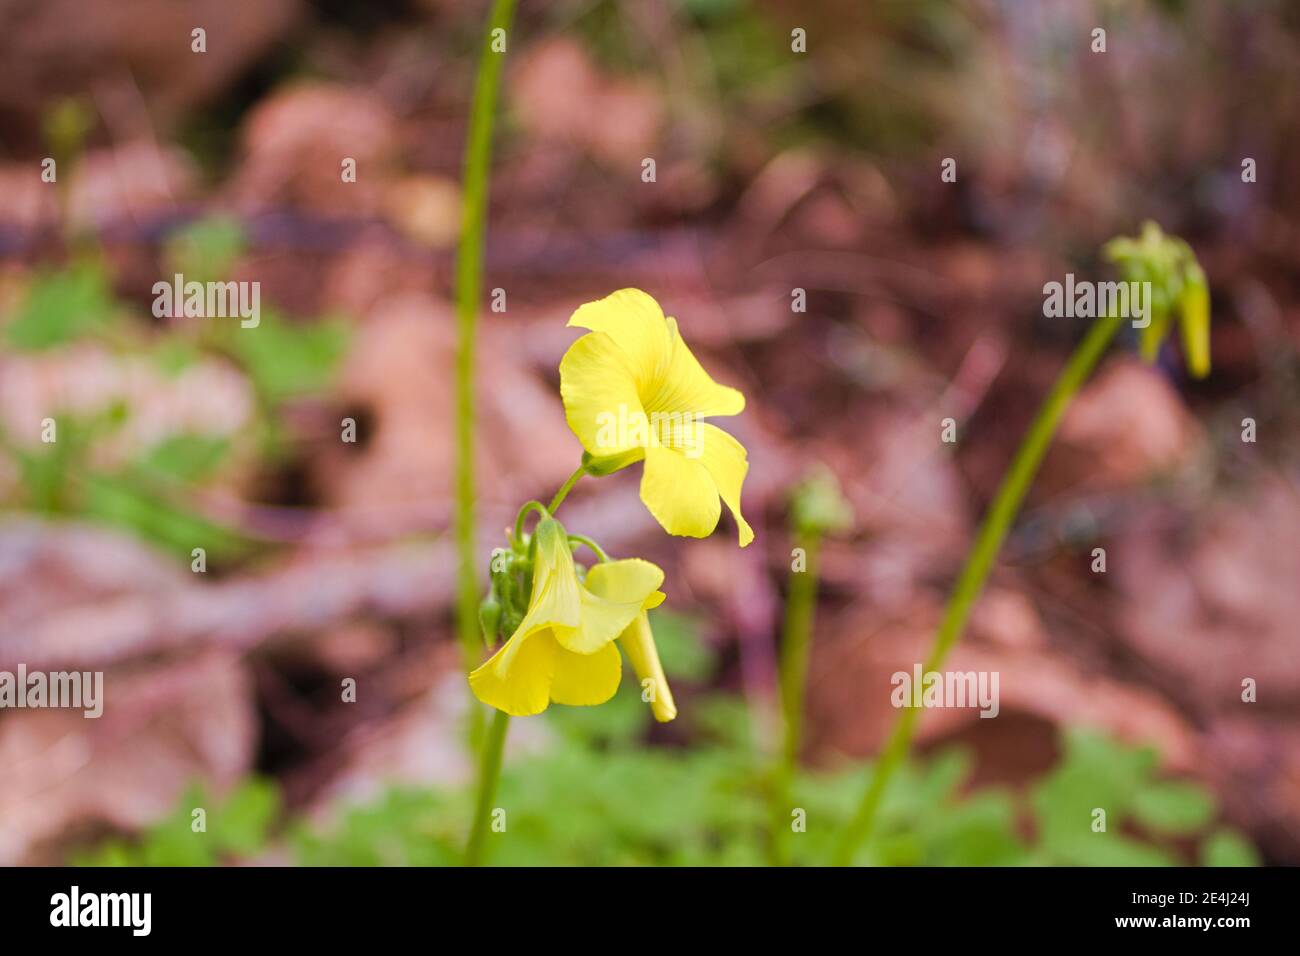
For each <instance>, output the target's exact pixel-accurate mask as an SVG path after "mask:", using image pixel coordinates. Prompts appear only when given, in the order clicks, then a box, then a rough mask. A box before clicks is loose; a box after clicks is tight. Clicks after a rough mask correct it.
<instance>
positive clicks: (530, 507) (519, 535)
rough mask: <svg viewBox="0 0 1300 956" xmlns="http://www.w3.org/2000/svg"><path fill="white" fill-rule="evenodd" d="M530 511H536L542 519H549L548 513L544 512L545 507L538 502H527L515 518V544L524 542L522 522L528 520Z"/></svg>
mask: <svg viewBox="0 0 1300 956" xmlns="http://www.w3.org/2000/svg"><path fill="white" fill-rule="evenodd" d="M530 511H536V512H537V513H538V514H540V515H541V516H542V517H543V518H548V517H550V512H548V511H547V510H546V506H545V505H544V504H542V503H541V502H540V501H529V502H527V503H526V504H525V505H524V506H523V507H522V508H520V509H519V514H518V515H516V516H515V537H514V541H515V543H516V544H518V543H519V542H520V541H523V540H524V521H525V520H526V519H527V518H528V513H529V512H530Z"/></svg>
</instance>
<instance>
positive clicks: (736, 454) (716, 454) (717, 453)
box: [696, 422, 754, 548]
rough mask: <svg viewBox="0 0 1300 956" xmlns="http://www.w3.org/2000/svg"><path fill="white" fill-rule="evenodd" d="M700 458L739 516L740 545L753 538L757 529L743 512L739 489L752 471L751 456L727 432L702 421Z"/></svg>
mask: <svg viewBox="0 0 1300 956" xmlns="http://www.w3.org/2000/svg"><path fill="white" fill-rule="evenodd" d="M696 427H697V428H698V429H699V438H700V444H699V450H700V461H701V463H703V465H704V467H705V468H706V469H707V470H708V472H709V475H710V476H712V478H713V482H714V485H715V486H716V487H717V489H718V494H720V495H721V496H722V500H723V501H724V502H726V504H727V508H728V509H729V510H730V511H731V514H732V516H733V517H734V518H735V519H736V526H737V527H738V528H739V529H740V546H741V547H742V548H743V547H744V546H745V545H747V544H749V542H751V541H753V540H754V531H753V529H752V528H750V526H749V522H747V521H746V520H745V518H744V516H743V515H742V514H741V513H740V488H741V485H743V484H744V483H745V475H747V474H748V473H749V456H748V454H746V452H745V446H744V445H742V444H741V443H740V442H738V441H736V439H735V438H733V437H732V436H731V435H729V434H728V433H727V432H724V431H723V430H722V429H721V428H718V427H717V426H715V425H710V424H709V423H708V422H700V423H699V424H698V425H697V426H696Z"/></svg>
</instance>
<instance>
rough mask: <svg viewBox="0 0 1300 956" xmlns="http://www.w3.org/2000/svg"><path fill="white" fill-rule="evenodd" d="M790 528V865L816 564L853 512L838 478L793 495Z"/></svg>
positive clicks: (778, 849)
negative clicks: (823, 547)
mask: <svg viewBox="0 0 1300 956" xmlns="http://www.w3.org/2000/svg"><path fill="white" fill-rule="evenodd" d="M790 525H791V528H792V530H793V532H794V542H795V548H794V550H793V551H792V552H791V557H792V559H793V560H792V561H791V565H790V571H791V575H790V593H789V596H788V597H787V599H786V605H785V625H784V630H783V633H782V636H781V657H780V661H779V664H778V668H779V683H780V691H781V718H782V719H781V750H780V753H779V754H778V755H777V763H776V769H775V773H774V775H773V779H772V793H771V796H772V806H771V812H772V833H771V841H770V847H769V849H770V852H771V858H772V863H773V864H774V865H776V866H786V865H787V864H788V863H789V862H790V852H789V847H790V843H789V840H790V834H791V832H792V831H791V828H790V825H791V812H792V811H793V809H794V808H793V807H792V806H791V805H790V804H791V793H792V790H793V786H794V777H795V770H796V768H797V766H798V763H799V748H800V745H801V744H802V742H803V708H804V697H805V694H806V692H807V684H808V661H809V658H810V657H811V654H812V630H813V618H814V615H815V613H816V608H817V575H818V559H819V557H820V555H821V545H822V539H823V537H824V536H825V535H827V534H834V533H837V532H843V531H847V530H848V529H849V528H851V527H852V525H853V509H852V508H851V507H850V505H849V503H848V501H846V500H845V499H844V497H843V496H842V495H841V493H840V487H839V483H838V482H837V481H836V480H835V476H834V474H832V473H831V471H830V470H829V469H827V468H826V467H825V466H818V467H817V468H816V469H814V470H813V472H812V473H811V474H810V475H809V476H808V478H806V479H805V480H804V481H803V482H801V483H800V484H799V486H798V487H797V488H796V489H795V491H794V494H793V496H792V498H791V502H790Z"/></svg>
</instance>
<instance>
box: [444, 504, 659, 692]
mask: <svg viewBox="0 0 1300 956" xmlns="http://www.w3.org/2000/svg"><path fill="white" fill-rule="evenodd" d="M533 537H534V539H535V545H536V554H535V557H534V559H533V584H532V592H531V595H530V597H529V601H528V612H527V613H526V614H525V615H524V618H523V620H522V621H521V622H520V624H519V626H518V627H517V628H516V629H515V632H514V633H513V634H512V635H511V636H510V639H509V640H508V641H506V643H505V644H504V645H502V647H501V649H500V650H498V651H497V652H496V653H495V654H493V655H492V657H491V658H489V659H488V660H487V661H486V662H485V663H484V664H483V665H482V666H480V667H478V668H477V669H476V670H474V671H473V672H472V673H471V674H470V675H469V683H470V687H471V688H472V689H473V691H474V696H476V697H477V698H478V699H479V700H481V701H482V702H483V703H485V704H488V705H489V706H492V707H495V708H497V709H498V710H502V711H505V712H506V713H507V714H510V715H512V716H515V717H526V716H530V715H532V714H539V713H541V712H542V711H544V710H545V709H546V708H547V706H548V705H549V704H550V703H551V702H552V701H554V702H555V703H557V704H572V705H595V704H603V703H604V702H605V701H607V700H609V699H610V698H611V697H613V696H614V693H615V692H616V691H617V690H618V685H619V681H620V679H621V676H622V658H621V657H620V656H619V653H618V648H617V646H616V645H615V643H614V642H615V640H616V639H617V638H618V637H619V636H620V635H622V634H624V632H626V631H628V630H630V629H632V628H633V626H634V625H635V624H636V622H637V619H638V617H642V618H643V617H645V612H646V611H647V610H649V609H650V608H653V607H656V606H658V605H659V604H660V603H662V602H663V600H664V594H663V592H662V591H660V590H659V585H660V584H662V583H663V579H664V574H663V571H662V570H661V569H660V568H659V567H657V566H656V565H654V564H651V563H650V562H649V561H643V560H641V559H639V558H631V559H627V560H623V561H608V562H604V563H602V564H598V565H596V566H595V567H593V568H592V569H591V570H590V571H589V572H588V574H587V580H586V582H585V583H584V582H580V581H579V580H578V573H577V568H576V566H575V565H574V562H573V553H572V551H570V550H569V542H568V537H567V535H566V534H565V531H564V526H563V525H561V524H560V523H559V522H558V521H556V520H555V519H554V518H544V519H543V520H542V521H540V522H538V525H537V528H536V530H535V531H534V532H533ZM638 653H641V649H640V648H639V647H638ZM629 655H630V656H631V651H629ZM654 659H655V661H656V662H657V659H658V658H657V655H654ZM633 663H634V666H635V664H636V658H635V657H634V658H633ZM638 672H639V671H638ZM664 687H665V691H666V688H667V685H666V684H665V685H664ZM669 701H670V702H671V697H669Z"/></svg>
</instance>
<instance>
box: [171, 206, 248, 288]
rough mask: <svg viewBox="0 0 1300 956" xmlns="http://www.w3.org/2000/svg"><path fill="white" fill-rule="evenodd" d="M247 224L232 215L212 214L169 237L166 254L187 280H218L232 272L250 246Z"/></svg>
mask: <svg viewBox="0 0 1300 956" xmlns="http://www.w3.org/2000/svg"><path fill="white" fill-rule="evenodd" d="M247 244H248V243H247V238H246V237H245V235H244V226H243V224H242V223H241V222H240V221H239V220H238V219H233V218H231V217H229V216H208V217H207V218H204V219H198V220H196V221H194V222H192V223H189V224H188V225H186V226H184V227H182V228H181V229H178V230H177V231H176V232H174V233H172V235H170V236H169V237H168V238H167V242H166V246H165V248H164V251H163V258H164V260H165V261H166V263H167V266H168V268H169V269H171V270H172V272H173V273H180V274H181V275H183V276H185V279H186V281H187V282H189V281H192V282H214V281H217V280H220V279H222V278H223V277H224V276H226V275H227V274H228V272H229V271H230V269H231V267H232V266H233V265H234V263H235V260H236V259H237V258H238V257H239V256H240V255H241V254H242V253H243V251H244V249H245V247H246V246H247Z"/></svg>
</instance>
